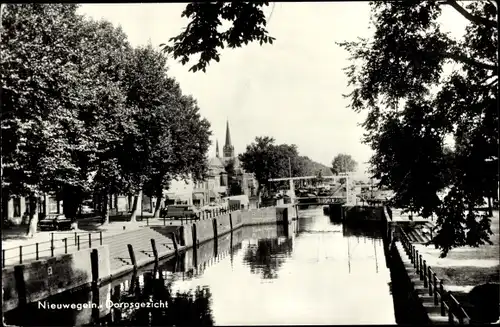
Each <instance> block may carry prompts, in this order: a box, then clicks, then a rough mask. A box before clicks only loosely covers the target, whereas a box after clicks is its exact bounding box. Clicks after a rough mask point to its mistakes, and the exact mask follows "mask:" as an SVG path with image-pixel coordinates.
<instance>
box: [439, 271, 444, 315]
mask: <svg viewBox="0 0 500 327" xmlns="http://www.w3.org/2000/svg"><path fill="white" fill-rule="evenodd" d="M443 293H444V287H443V280H442V279H441V280H440V281H439V298H440V302H441V316H443V317H444V316H445V312H444V294H443Z"/></svg>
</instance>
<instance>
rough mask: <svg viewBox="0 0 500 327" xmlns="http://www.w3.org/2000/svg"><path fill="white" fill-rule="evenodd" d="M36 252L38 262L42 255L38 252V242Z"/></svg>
mask: <svg viewBox="0 0 500 327" xmlns="http://www.w3.org/2000/svg"><path fill="white" fill-rule="evenodd" d="M35 252H36V256H35V259H36V260H38V259H39V258H40V256H39V255H40V253H39V252H38V242H37V243H36V244H35Z"/></svg>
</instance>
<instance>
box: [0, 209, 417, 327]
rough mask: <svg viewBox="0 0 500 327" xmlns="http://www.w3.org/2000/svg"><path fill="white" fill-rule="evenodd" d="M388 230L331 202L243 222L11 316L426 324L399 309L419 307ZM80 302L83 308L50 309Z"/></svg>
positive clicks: (12, 320) (82, 321) (55, 321)
mask: <svg viewBox="0 0 500 327" xmlns="http://www.w3.org/2000/svg"><path fill="white" fill-rule="evenodd" d="M383 235H384V232H383V230H381V228H380V226H376V227H372V228H367V227H366V226H365V227H358V228H354V227H352V226H346V225H342V223H336V222H332V221H331V219H330V218H329V217H328V216H325V215H324V214H323V210H322V208H312V209H307V210H301V211H299V218H298V219H297V220H295V221H293V222H291V223H290V224H268V225H260V226H245V227H242V228H240V229H238V230H235V231H233V232H231V233H229V234H226V235H223V236H221V237H219V238H218V239H217V240H216V241H209V242H206V243H202V244H200V245H199V246H198V248H197V249H196V250H195V249H190V250H187V251H186V252H184V253H182V254H180V255H179V256H178V257H177V258H173V259H169V260H167V261H164V262H160V263H159V265H158V266H154V265H150V266H147V267H144V268H142V269H139V270H138V271H137V273H136V274H133V273H131V274H128V275H125V276H123V277H121V278H119V279H117V280H114V281H111V282H110V283H107V284H104V285H101V287H100V288H99V289H94V290H88V289H83V290H74V291H72V292H64V293H61V294H58V295H56V296H52V297H50V298H48V299H47V300H46V301H44V302H38V303H31V304H28V305H25V306H24V307H22V308H21V307H20V308H17V309H14V310H12V311H10V312H7V313H6V314H5V320H6V323H8V324H15V325H37V326H42V325H45V326H55V325H95V324H102V325H134V326H146V325H149V326H159V325H160V326H161V325H163V326H165V325H230V324H244V325H252V324H394V323H396V322H399V323H401V322H407V323H408V322H410V321H411V322H415V323H418V321H416V320H410V321H403V320H401V318H400V317H398V316H401V317H402V316H405V315H407V314H408V312H409V311H408V310H406V311H405V307H404V306H405V303H404V301H400V300H398V299H396V300H394V299H393V295H392V294H391V288H393V287H392V283H391V272H390V270H389V268H388V265H387V260H386V253H387V244H385V242H384V240H383ZM111 302H113V303H114V305H113V307H111V306H110V305H109V304H110V303H111ZM148 302H150V303H153V304H155V305H150V306H149V307H146V303H148ZM71 303H74V304H75V308H74V309H71V308H66V309H63V308H59V309H50V308H49V306H50V305H51V304H52V305H55V304H62V305H66V306H67V305H69V304H71ZM87 303H95V305H96V308H94V309H92V308H88V307H87V308H85V307H84V306H83V304H87ZM129 303H131V304H132V305H128V306H129V307H128V308H126V306H127V304H129ZM141 303H142V306H143V307H140V306H141ZM165 303H166V304H165ZM394 303H398V305H397V306H396V309H398V310H399V311H401V312H403V314H398V313H397V312H395V310H394V308H395V305H394ZM78 304H80V306H81V307H76V306H78ZM99 305H100V308H98V306H99ZM134 305H135V306H139V307H133V308H131V307H130V306H134ZM119 306H121V308H119ZM154 306H156V308H155V307H154ZM396 317H398V318H397V319H396ZM407 318H408V317H407ZM408 319H410V318H408Z"/></svg>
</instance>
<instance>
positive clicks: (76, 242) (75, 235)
mask: <svg viewBox="0 0 500 327" xmlns="http://www.w3.org/2000/svg"><path fill="white" fill-rule="evenodd" d="M76 235H77V234H76V232H75V245H77V240H76Z"/></svg>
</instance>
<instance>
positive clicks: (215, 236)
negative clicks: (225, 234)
mask: <svg viewBox="0 0 500 327" xmlns="http://www.w3.org/2000/svg"><path fill="white" fill-rule="evenodd" d="M212 225H213V228H214V239H215V240H217V237H218V236H219V234H218V232H217V218H214V220H212Z"/></svg>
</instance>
